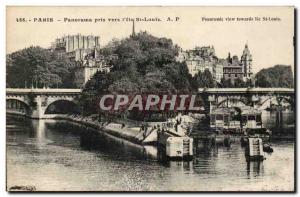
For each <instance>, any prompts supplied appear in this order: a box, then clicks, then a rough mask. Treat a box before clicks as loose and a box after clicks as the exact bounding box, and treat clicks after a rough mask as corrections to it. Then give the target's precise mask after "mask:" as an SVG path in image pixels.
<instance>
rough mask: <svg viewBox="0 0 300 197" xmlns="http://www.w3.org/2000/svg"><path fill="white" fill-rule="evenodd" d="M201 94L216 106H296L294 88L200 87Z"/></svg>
mask: <svg viewBox="0 0 300 197" xmlns="http://www.w3.org/2000/svg"><path fill="white" fill-rule="evenodd" d="M198 92H199V94H201V95H202V96H204V98H206V100H207V101H208V103H209V107H210V110H211V109H213V108H216V107H242V106H253V107H255V108H257V109H266V108H268V107H271V106H272V105H276V106H284V105H290V106H291V108H292V109H294V107H295V91H294V89H292V88H200V89H199V91H198Z"/></svg>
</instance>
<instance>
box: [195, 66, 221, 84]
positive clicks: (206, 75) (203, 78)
mask: <svg viewBox="0 0 300 197" xmlns="http://www.w3.org/2000/svg"><path fill="white" fill-rule="evenodd" d="M194 79H195V81H196V84H197V86H198V87H199V88H214V87H216V82H215V80H214V78H213V76H212V74H211V72H210V71H209V70H208V69H205V70H204V72H203V73H202V72H201V71H199V72H198V73H197V74H196V75H195V76H194Z"/></svg>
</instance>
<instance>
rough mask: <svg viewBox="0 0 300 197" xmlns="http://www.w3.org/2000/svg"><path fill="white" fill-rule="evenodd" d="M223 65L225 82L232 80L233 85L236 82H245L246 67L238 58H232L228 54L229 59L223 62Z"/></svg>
mask: <svg viewBox="0 0 300 197" xmlns="http://www.w3.org/2000/svg"><path fill="white" fill-rule="evenodd" d="M221 62H222V64H223V78H224V79H225V80H230V81H231V83H232V84H233V83H234V82H235V80H237V79H240V80H243V77H244V67H243V64H242V63H241V62H240V61H239V58H238V56H236V55H235V56H233V57H231V56H230V53H229V54H228V57H227V59H225V60H222V61H221Z"/></svg>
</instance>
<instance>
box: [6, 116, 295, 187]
mask: <svg viewBox="0 0 300 197" xmlns="http://www.w3.org/2000/svg"><path fill="white" fill-rule="evenodd" d="M269 115H270V114H269ZM271 117H275V116H273V115H271ZM270 122H272V121H271V120H269V123H270ZM269 125H270V126H272V124H269ZM271 145H272V147H273V148H274V152H273V153H272V154H265V155H264V156H265V157H266V160H264V161H262V162H257V161H251V162H247V161H246V159H245V153H244V148H243V147H242V146H241V143H240V140H239V139H233V141H232V143H231V145H230V146H225V145H224V144H222V143H212V142H211V141H208V140H201V139H195V140H194V159H193V160H192V161H189V162H188V161H168V160H165V158H164V156H165V155H164V154H163V153H162V152H161V151H160V150H157V149H156V147H154V146H140V145H136V144H133V143H130V142H128V141H126V140H122V139H119V138H116V137H113V136H110V135H107V134H104V133H101V132H95V131H94V130H92V129H89V128H86V127H82V126H80V125H77V124H70V123H67V122H64V121H49V120H42V121H37V120H29V119H24V118H18V117H14V116H13V117H11V116H8V117H7V184H8V187H10V186H13V185H34V186H35V187H36V188H37V189H38V190H81V191H82V190H94V191H95V190H123V191H124V190H131V191H132V190H133V191H135V190H137V191H141V190H143V191H153V190H156V191H165V190H167V191H170V190H200V191H220V190H240V189H242V190H274V189H277V190H291V189H293V186H294V185H293V183H294V142H293V140H282V139H281V140H279V139H272V141H271ZM282 166H285V168H283V167H282Z"/></svg>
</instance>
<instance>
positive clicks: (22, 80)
mask: <svg viewBox="0 0 300 197" xmlns="http://www.w3.org/2000/svg"><path fill="white" fill-rule="evenodd" d="M6 64H7V87H15V88H16V87H19V88H25V86H27V87H30V86H35V87H39V88H41V87H44V86H46V87H53V88H54V87H65V88H69V87H72V85H73V83H72V71H73V69H74V67H75V63H73V62H71V61H70V60H69V59H68V58H67V57H66V56H65V55H59V54H57V53H56V52H52V51H50V50H48V49H43V48H41V47H29V48H25V49H22V50H19V51H17V52H14V53H12V54H9V55H8V56H7V60H6Z"/></svg>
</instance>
